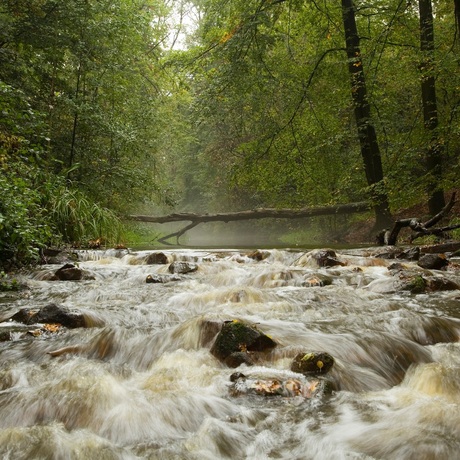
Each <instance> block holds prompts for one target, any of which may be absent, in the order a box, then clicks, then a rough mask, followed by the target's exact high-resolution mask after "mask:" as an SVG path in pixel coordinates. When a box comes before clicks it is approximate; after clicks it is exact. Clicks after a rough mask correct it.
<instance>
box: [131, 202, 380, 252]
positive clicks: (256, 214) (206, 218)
mask: <svg viewBox="0 0 460 460" xmlns="http://www.w3.org/2000/svg"><path fill="white" fill-rule="evenodd" d="M370 209H371V205H370V204H369V203H368V202H366V201H361V202H358V203H349V204H339V205H335V206H320V207H313V208H302V209H271V208H261V209H253V210H250V211H238V212H227V213H218V214H196V213H188V212H184V213H175V214H169V215H167V216H158V217H156V216H145V215H133V216H128V217H129V219H131V220H137V221H140V222H153V223H157V224H164V223H166V222H181V221H190V222H191V223H190V224H188V225H187V226H186V227H184V228H182V229H181V230H179V231H177V232H174V233H170V234H169V235H166V236H164V237H162V238H160V239H159V240H158V241H160V242H161V243H164V244H169V243H168V242H167V240H168V239H170V238H173V237H176V240H177V241H179V238H180V237H181V236H182V235H183V234H184V233H185V232H186V231H188V230H190V229H192V228H194V227H196V226H197V225H198V224H201V223H206V222H235V221H242V220H250V219H269V218H270V219H299V218H305V217H315V216H327V215H334V214H352V213H360V212H366V211H369V210H370Z"/></svg>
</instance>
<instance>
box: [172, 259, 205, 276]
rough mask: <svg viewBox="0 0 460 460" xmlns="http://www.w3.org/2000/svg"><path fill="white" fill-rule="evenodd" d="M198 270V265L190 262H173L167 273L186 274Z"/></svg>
mask: <svg viewBox="0 0 460 460" xmlns="http://www.w3.org/2000/svg"><path fill="white" fill-rule="evenodd" d="M197 270H198V265H197V264H194V263H190V262H180V261H175V262H173V263H172V264H171V265H170V266H169V267H168V271H169V273H179V274H183V275H184V274H186V273H191V272H196V271H197Z"/></svg>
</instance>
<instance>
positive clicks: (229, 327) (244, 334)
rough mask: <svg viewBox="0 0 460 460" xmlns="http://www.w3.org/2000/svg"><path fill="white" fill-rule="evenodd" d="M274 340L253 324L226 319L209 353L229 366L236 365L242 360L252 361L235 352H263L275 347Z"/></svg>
mask: <svg viewBox="0 0 460 460" xmlns="http://www.w3.org/2000/svg"><path fill="white" fill-rule="evenodd" d="M276 345H277V344H276V342H275V341H274V340H273V339H272V338H270V337H269V336H268V335H265V334H264V333H263V332H261V331H259V330H258V329H257V328H256V327H255V326H249V325H248V324H245V323H243V322H241V321H236V320H233V321H227V322H225V323H224V325H223V326H222V329H221V330H220V332H219V334H218V335H217V337H216V340H215V341H214V344H213V346H212V347H211V354H212V355H214V356H215V357H216V358H217V359H218V360H220V361H222V362H224V363H226V364H227V361H226V360H227V358H229V357H230V356H231V355H233V357H232V358H229V360H228V364H227V365H230V364H231V365H232V366H231V367H237V366H239V365H240V364H242V363H243V362H246V364H248V363H249V362H252V359H251V357H244V358H243V356H242V355H235V353H242V354H243V355H247V354H248V352H264V351H268V350H271V349H272V348H275V347H276Z"/></svg>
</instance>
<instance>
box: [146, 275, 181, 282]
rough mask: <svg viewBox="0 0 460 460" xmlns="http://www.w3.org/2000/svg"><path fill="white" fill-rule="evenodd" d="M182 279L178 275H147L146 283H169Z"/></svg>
mask: <svg viewBox="0 0 460 460" xmlns="http://www.w3.org/2000/svg"><path fill="white" fill-rule="evenodd" d="M181 279H182V278H181V277H180V276H178V275H175V274H174V275H158V274H154V275H147V278H146V279H145V282H146V283H157V284H158V283H169V282H170V281H180V280H181Z"/></svg>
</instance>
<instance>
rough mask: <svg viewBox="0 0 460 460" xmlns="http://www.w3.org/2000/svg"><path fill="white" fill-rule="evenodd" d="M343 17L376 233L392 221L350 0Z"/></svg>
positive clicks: (353, 10)
mask: <svg viewBox="0 0 460 460" xmlns="http://www.w3.org/2000/svg"><path fill="white" fill-rule="evenodd" d="M342 17H343V25H344V29H345V41H346V46H347V57H348V71H349V74H350V79H351V94H352V98H353V103H354V112H355V119H356V125H357V128H358V137H359V143H360V147H361V156H362V159H363V162H364V170H365V172H366V179H367V184H368V186H369V187H370V189H371V199H372V202H373V203H374V212H375V217H376V223H375V227H376V229H377V230H381V229H383V228H386V227H388V226H389V225H391V223H392V218H391V214H390V207H389V204H388V196H387V193H386V191H385V185H384V181H383V167H382V158H381V156H380V149H379V144H378V140H377V134H376V132H375V128H374V125H373V124H372V118H371V108H370V104H369V100H368V98H367V88H366V80H365V77H364V71H363V63H362V60H361V50H360V47H359V35H358V29H357V27H356V19H355V9H354V5H353V0H342Z"/></svg>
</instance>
